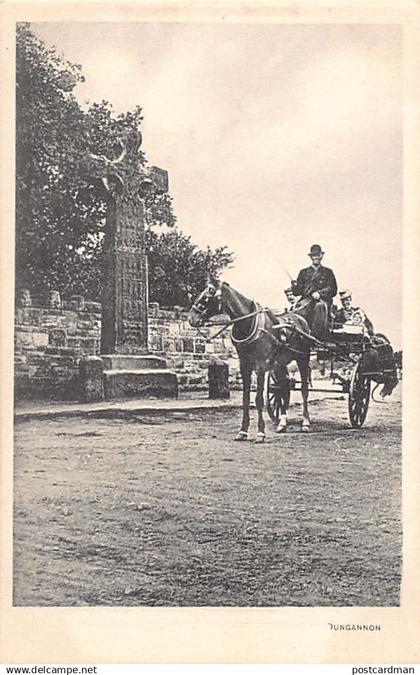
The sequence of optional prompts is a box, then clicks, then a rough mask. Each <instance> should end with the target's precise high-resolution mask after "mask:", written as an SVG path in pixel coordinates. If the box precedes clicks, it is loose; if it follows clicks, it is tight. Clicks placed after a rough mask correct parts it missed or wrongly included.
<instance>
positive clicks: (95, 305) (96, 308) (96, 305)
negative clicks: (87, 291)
mask: <svg viewBox="0 0 420 675" xmlns="http://www.w3.org/2000/svg"><path fill="white" fill-rule="evenodd" d="M101 311H102V305H101V303H100V302H89V301H87V302H85V312H92V314H100V313H101Z"/></svg>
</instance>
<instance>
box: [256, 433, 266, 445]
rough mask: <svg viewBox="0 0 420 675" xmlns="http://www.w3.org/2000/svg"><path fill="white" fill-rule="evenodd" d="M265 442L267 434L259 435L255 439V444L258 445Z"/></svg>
mask: <svg viewBox="0 0 420 675" xmlns="http://www.w3.org/2000/svg"><path fill="white" fill-rule="evenodd" d="M264 441H265V434H262V433H258V434H257V437H256V439H255V442H256V443H264Z"/></svg>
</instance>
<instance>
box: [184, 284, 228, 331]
mask: <svg viewBox="0 0 420 675" xmlns="http://www.w3.org/2000/svg"><path fill="white" fill-rule="evenodd" d="M221 313H222V282H221V281H219V280H218V279H216V278H215V277H210V276H209V277H208V280H207V285H206V287H205V288H204V290H203V291H202V292H201V293H200V295H199V296H198V298H197V299H196V300H195V302H194V303H193V305H192V307H191V309H190V312H189V315H188V321H189V323H190V325H191V326H192V327H193V328H198V327H199V326H203V325H204V324H205V323H206V322H207V321H208V320H209V319H211V317H213V316H216V315H217V314H221Z"/></svg>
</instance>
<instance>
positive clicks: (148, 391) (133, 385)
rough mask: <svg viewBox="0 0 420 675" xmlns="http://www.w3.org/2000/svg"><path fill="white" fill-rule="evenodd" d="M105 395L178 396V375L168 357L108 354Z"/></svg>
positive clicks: (105, 365) (117, 396) (105, 369)
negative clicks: (168, 362)
mask: <svg viewBox="0 0 420 675" xmlns="http://www.w3.org/2000/svg"><path fill="white" fill-rule="evenodd" d="M102 362H103V364H104V397H105V399H106V400H112V399H115V398H147V397H149V396H153V397H156V398H178V378H177V376H176V374H175V373H174V372H172V371H171V370H168V368H167V365H166V361H165V359H162V358H160V357H157V356H151V355H137V356H133V355H118V354H116V355H113V354H110V355H106V356H102Z"/></svg>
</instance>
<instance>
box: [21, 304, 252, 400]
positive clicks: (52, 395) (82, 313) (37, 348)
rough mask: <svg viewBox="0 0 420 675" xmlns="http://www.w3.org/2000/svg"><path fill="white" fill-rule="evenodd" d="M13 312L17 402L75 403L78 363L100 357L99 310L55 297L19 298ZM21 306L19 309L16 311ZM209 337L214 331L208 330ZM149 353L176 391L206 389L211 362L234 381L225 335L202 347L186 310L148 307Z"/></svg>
mask: <svg viewBox="0 0 420 675" xmlns="http://www.w3.org/2000/svg"><path fill="white" fill-rule="evenodd" d="M17 304H18V307H17V309H16V313H15V395H16V398H17V399H21V398H39V399H42V398H47V399H58V400H60V399H69V400H72V399H77V398H78V372H79V360H80V358H81V357H83V356H90V355H95V354H99V352H100V332H101V306H100V304H99V303H96V302H86V301H85V300H84V298H83V297H82V296H73V297H72V298H71V299H69V300H67V301H64V302H61V300H60V298H59V296H58V294H56V295H52V294H50V297H49V298H48V299H47V302H45V303H44V302H43V301H42V300H41V299H36V298H33V299H32V301H31V299H30V297H29V294H26V296H25V297H24V298H22V297H21V298H18V301H17ZM19 305H20V306H19ZM211 330H212V332H213V334H214V333H215V332H217V328H213V329H211ZM204 333H205V334H206V335H208V331H207V332H206V331H204ZM149 349H150V351H151V352H152V353H155V354H156V355H159V356H164V357H165V358H166V360H167V363H168V367H169V368H170V369H172V370H174V371H175V372H176V373H177V375H178V379H179V384H180V389H181V391H182V390H184V391H194V390H199V389H206V388H207V367H208V365H209V363H210V362H211V361H214V360H223V361H225V362H227V363H228V364H229V368H230V380H231V385H232V386H235V385H237V384H238V382H239V374H238V366H239V363H238V359H237V357H236V352H235V350H234V348H233V346H232V343H231V341H230V338H229V336H228V334H227V333H225V334H224V335H223V336H220V337H217V338H216V339H215V340H213V341H211V342H206V340H205V338H204V337H202V336H200V335H199V333H198V331H197V330H196V329H195V328H191V327H190V326H189V324H188V321H187V312H186V310H185V309H183V308H180V307H177V308H173V309H164V308H160V307H159V306H158V305H157V304H156V303H151V305H150V307H149Z"/></svg>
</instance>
